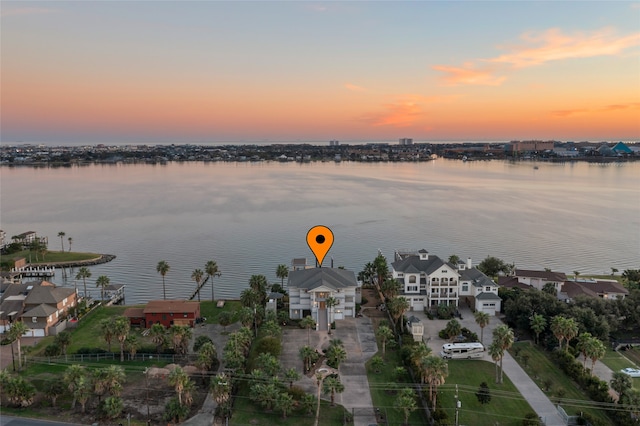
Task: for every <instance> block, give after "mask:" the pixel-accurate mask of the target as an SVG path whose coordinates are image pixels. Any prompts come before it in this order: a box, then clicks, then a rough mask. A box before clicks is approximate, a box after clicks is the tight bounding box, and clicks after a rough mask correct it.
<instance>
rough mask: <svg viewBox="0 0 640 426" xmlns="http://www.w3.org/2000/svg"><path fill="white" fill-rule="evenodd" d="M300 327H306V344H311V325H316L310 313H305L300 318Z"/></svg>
mask: <svg viewBox="0 0 640 426" xmlns="http://www.w3.org/2000/svg"><path fill="white" fill-rule="evenodd" d="M300 327H302V328H306V329H307V345H309V346H311V327H313V328H315V327H316V320H314V319H313V318H312V317H311V315H307V316H306V317H304V318H302V320H300Z"/></svg>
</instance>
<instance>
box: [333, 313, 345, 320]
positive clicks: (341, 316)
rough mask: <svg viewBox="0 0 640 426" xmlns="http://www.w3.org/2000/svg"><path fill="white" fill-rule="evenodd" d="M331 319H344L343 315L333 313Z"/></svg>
mask: <svg viewBox="0 0 640 426" xmlns="http://www.w3.org/2000/svg"><path fill="white" fill-rule="evenodd" d="M333 319H334V320H341V319H344V314H343V313H342V312H334V313H333Z"/></svg>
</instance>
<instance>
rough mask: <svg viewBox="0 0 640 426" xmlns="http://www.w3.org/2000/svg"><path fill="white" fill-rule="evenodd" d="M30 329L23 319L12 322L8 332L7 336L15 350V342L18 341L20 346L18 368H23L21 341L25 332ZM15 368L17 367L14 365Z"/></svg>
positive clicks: (18, 346)
mask: <svg viewBox="0 0 640 426" xmlns="http://www.w3.org/2000/svg"><path fill="white" fill-rule="evenodd" d="M27 331H29V327H27V325H26V324H25V323H23V322H22V321H14V322H13V323H12V324H11V328H10V329H9V332H8V333H7V338H8V339H9V340H10V341H11V348H12V350H13V342H16V344H17V345H16V346H17V348H18V368H20V369H22V348H21V346H20V342H21V339H22V336H23V335H24V333H26V332H27ZM14 368H15V367H14Z"/></svg>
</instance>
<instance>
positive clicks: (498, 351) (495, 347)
mask: <svg viewBox="0 0 640 426" xmlns="http://www.w3.org/2000/svg"><path fill="white" fill-rule="evenodd" d="M487 349H488V353H489V356H490V357H491V359H492V360H493V363H494V364H495V366H496V383H500V374H499V370H498V361H500V360H501V359H502V355H503V354H504V351H503V350H502V347H501V346H500V345H499V344H498V342H496V341H493V342H492V343H491V344H490V345H489V347H488V348H487Z"/></svg>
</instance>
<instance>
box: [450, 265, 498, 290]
mask: <svg viewBox="0 0 640 426" xmlns="http://www.w3.org/2000/svg"><path fill="white" fill-rule="evenodd" d="M459 273H460V281H471V284H473V285H474V286H475V287H484V286H488V285H490V286H495V285H497V284H496V283H495V282H493V280H492V279H491V278H489V277H487V276H486V275H485V274H483V273H482V272H481V271H479V270H478V269H477V268H471V269H464V270H462V271H459Z"/></svg>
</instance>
